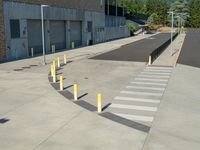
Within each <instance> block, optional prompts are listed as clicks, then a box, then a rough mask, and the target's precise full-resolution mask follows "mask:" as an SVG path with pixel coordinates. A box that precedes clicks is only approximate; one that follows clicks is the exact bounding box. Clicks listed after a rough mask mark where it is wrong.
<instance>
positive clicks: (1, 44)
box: [0, 0, 5, 61]
mask: <svg viewBox="0 0 200 150" xmlns="http://www.w3.org/2000/svg"><path fill="white" fill-rule="evenodd" d="M4 58H5V31H4V17H3V1H2V0H0V61H2V60H3V59H4Z"/></svg>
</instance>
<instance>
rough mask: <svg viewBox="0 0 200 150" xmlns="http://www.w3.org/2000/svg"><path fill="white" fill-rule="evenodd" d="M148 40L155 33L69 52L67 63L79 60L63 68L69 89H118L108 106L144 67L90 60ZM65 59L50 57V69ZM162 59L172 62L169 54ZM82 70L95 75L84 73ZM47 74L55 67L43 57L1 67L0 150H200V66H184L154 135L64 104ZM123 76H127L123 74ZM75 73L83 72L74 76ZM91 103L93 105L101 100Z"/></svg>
mask: <svg viewBox="0 0 200 150" xmlns="http://www.w3.org/2000/svg"><path fill="white" fill-rule="evenodd" d="M145 37H149V35H145V36H138V37H131V38H127V39H121V40H117V41H111V42H107V43H102V44H98V45H94V46H90V47H84V48H79V49H77V50H72V51H68V52H67V53H68V55H69V60H70V61H73V62H72V63H69V64H68V66H65V67H64V68H63V69H62V70H61V71H63V72H64V73H65V75H66V78H67V80H65V84H66V85H68V84H72V83H74V82H76V81H78V82H80V83H83V85H84V86H85V87H86V84H88V83H87V80H90V81H95V80H96V79H99V78H97V77H101V79H102V80H100V81H98V82H95V84H96V83H97V85H98V87H99V88H98V87H92V85H91V84H88V86H89V87H90V89H94V91H95V92H94V93H95V94H96V92H99V90H102V91H103V92H104V90H105V89H106V88H107V89H111V88H115V90H108V91H109V92H111V94H110V95H107V96H108V99H106V100H109V99H110V98H111V97H113V95H114V94H115V93H116V92H119V90H120V88H121V87H120V86H124V85H126V83H128V82H129V81H130V79H129V78H131V76H132V78H134V77H135V76H136V75H137V74H138V73H139V72H140V71H141V70H142V69H143V68H144V67H145V63H144V62H143V63H136V62H132V63H127V62H123V63H122V62H118V63H116V62H114V61H113V62H102V61H98V62H95V63H94V61H91V60H90V61H88V59H86V58H88V57H91V56H95V55H98V54H101V53H104V52H108V51H111V50H113V49H116V48H119V47H120V46H122V45H124V44H128V43H131V42H134V41H137V40H140V39H142V38H145ZM64 53H66V52H60V53H56V54H52V55H48V56H47V63H48V64H50V63H51V62H52V60H54V59H55V58H56V57H57V56H63V54H64ZM160 57H165V59H163V60H167V58H168V55H165V53H163V55H162V56H160ZM164 62H166V61H164ZM170 62H171V61H170ZM77 64H79V65H77ZM80 64H81V65H80ZM87 64H90V65H87ZM88 66H90V67H88ZM105 66H106V67H105ZM74 67H76V68H74ZM73 68H74V69H73ZM104 68H105V69H104ZM130 68H131V69H130ZM15 69H22V70H18V71H17V70H16V71H14V70H15ZM81 69H85V70H86V69H87V70H89V72H91V73H87V74H82V72H80V70H81ZM95 69H96V70H99V72H95ZM49 70H50V66H49V65H46V66H43V65H42V57H36V58H33V59H25V60H19V61H15V62H10V63H5V64H0V149H2V150H66V149H69V150H89V149H95V150H104V149H106V150H122V149H125V150H128V149H130V150H141V149H142V148H143V149H144V150H188V149H191V148H192V149H194V150H199V148H200V145H199V143H200V141H199V139H200V137H199V134H198V131H199V130H200V129H199V124H200V120H199V117H198V114H199V106H200V103H199V98H200V97H199V93H198V92H199V91H198V89H199V88H200V87H199V84H198V83H199V82H200V81H199V78H198V77H199V75H200V70H199V68H193V67H189V66H184V65H178V66H177V67H176V68H175V69H174V70H173V73H172V78H171V79H170V82H169V85H168V87H167V90H166V92H165V93H164V97H163V98H162V103H161V104H160V108H159V109H158V112H157V114H156V117H155V121H154V122H153V126H152V129H151V131H150V134H148V133H146V132H142V131H139V130H136V129H133V128H129V127H127V126H124V125H121V124H118V123H116V122H113V121H111V120H108V119H105V118H103V117H101V116H99V115H97V114H96V112H93V113H91V112H89V111H87V110H85V109H83V108H81V107H79V106H77V105H75V104H74V103H72V102H70V101H68V100H66V98H65V97H63V96H62V95H60V94H59V93H58V92H57V91H56V90H55V89H53V88H52V87H51V86H50V83H49V81H48V73H49ZM69 70H70V71H69ZM123 71H125V72H126V73H124V74H120V73H121V72H123ZM128 71H129V72H128ZM70 72H79V74H76V75H77V76H70V74H69V73H70ZM102 76H104V77H102ZM87 77H88V78H87ZM74 78H77V80H74ZM117 80H118V82H116V83H114V82H115V81H117ZM67 81H70V82H67ZM110 81H113V84H111V83H110ZM104 86H107V87H106V88H105V87H104ZM87 90H88V89H87ZM84 92H85V91H82V93H83V94H84ZM112 92H113V93H112ZM108 94H109V93H108ZM109 96H110V98H109ZM89 97H90V98H91V99H92V98H93V97H95V95H90V96H89ZM93 99H94V98H93ZM94 103H95V99H94ZM147 136H148V138H147V139H146V137H147Z"/></svg>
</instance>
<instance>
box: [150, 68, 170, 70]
mask: <svg viewBox="0 0 200 150" xmlns="http://www.w3.org/2000/svg"><path fill="white" fill-rule="evenodd" d="M147 69H161V70H172V68H171V67H147Z"/></svg>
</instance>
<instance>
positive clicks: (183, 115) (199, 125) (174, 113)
mask: <svg viewBox="0 0 200 150" xmlns="http://www.w3.org/2000/svg"><path fill="white" fill-rule="evenodd" d="M199 76H200V69H199V68H195V67H190V66H185V65H178V66H177V67H176V69H174V71H173V74H172V77H171V80H170V82H169V84H168V88H167V89H166V92H165V94H164V97H163V100H162V103H161V105H160V108H159V112H158V113H157V116H156V118H155V121H154V123H153V127H152V129H151V131H150V134H149V135H148V138H147V140H146V142H145V145H144V148H143V150H189V149H192V150H199V149H200V134H199V131H200V118H199V113H200V109H199V108H200V101H199V99H200V95H199V89H200V85H199V83H200V78H199Z"/></svg>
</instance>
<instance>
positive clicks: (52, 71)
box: [51, 64, 54, 77]
mask: <svg viewBox="0 0 200 150" xmlns="http://www.w3.org/2000/svg"><path fill="white" fill-rule="evenodd" d="M53 74H54V67H53V64H52V65H51V76H52V77H53Z"/></svg>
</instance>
